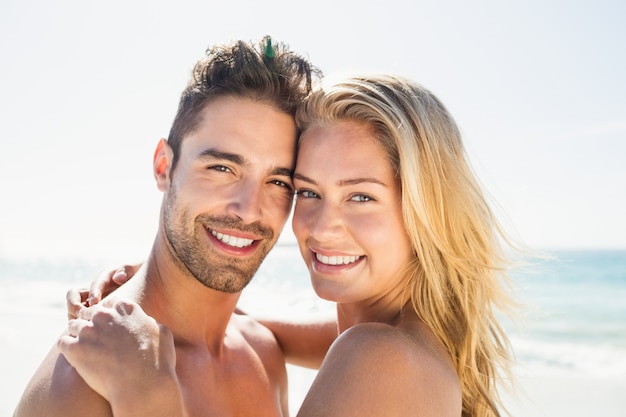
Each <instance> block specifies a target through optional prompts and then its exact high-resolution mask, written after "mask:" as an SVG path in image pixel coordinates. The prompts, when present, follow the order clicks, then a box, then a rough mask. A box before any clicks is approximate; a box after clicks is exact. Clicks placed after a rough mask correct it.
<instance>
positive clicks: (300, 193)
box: [296, 190, 320, 198]
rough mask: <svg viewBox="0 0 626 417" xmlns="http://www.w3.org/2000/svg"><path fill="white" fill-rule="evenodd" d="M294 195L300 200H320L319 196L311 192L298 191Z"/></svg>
mask: <svg viewBox="0 0 626 417" xmlns="http://www.w3.org/2000/svg"><path fill="white" fill-rule="evenodd" d="M296 193H297V194H298V197H302V198H320V196H319V194H317V193H314V192H313V191H311V190H298V191H296Z"/></svg>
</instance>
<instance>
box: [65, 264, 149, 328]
mask: <svg viewBox="0 0 626 417" xmlns="http://www.w3.org/2000/svg"><path fill="white" fill-rule="evenodd" d="M139 268H141V264H136V265H124V266H122V267H121V268H117V269H114V270H112V271H108V272H103V273H102V274H100V275H99V276H98V277H97V278H96V279H95V280H94V281H93V282H92V283H91V286H90V288H89V290H86V289H76V288H72V289H70V290H69V291H68V292H67V294H66V295H65V301H66V303H67V318H68V319H70V320H71V319H75V318H77V317H78V312H79V311H80V310H81V309H82V308H83V307H86V306H93V305H95V304H98V303H99V302H100V300H102V299H103V298H104V297H106V296H107V295H109V294H110V293H112V292H113V291H115V290H116V289H118V288H119V287H120V286H121V285H122V284H124V283H125V282H126V281H128V280H129V279H131V278H132V277H133V276H134V275H135V274H136V273H137V271H138V270H139Z"/></svg>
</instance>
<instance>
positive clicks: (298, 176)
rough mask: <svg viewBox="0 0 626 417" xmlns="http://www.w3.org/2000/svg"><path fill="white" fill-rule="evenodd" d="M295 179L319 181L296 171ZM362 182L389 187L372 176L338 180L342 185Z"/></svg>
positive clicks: (313, 182) (315, 183) (309, 181)
mask: <svg viewBox="0 0 626 417" xmlns="http://www.w3.org/2000/svg"><path fill="white" fill-rule="evenodd" d="M293 179H294V180H300V181H304V182H308V183H310V184H313V185H317V182H316V181H315V180H313V179H311V178H309V177H307V176H304V175H302V174H299V173H295V174H294V175H293ZM362 183H372V184H378V185H382V186H383V187H387V184H385V183H384V182H382V181H380V180H378V179H376V178H372V177H362V178H352V179H349V180H339V181H338V182H337V184H339V185H340V186H346V185H356V184H362Z"/></svg>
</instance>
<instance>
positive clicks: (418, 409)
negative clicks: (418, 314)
mask: <svg viewBox="0 0 626 417" xmlns="http://www.w3.org/2000/svg"><path fill="white" fill-rule="evenodd" d="M460 414H461V390H460V385H459V381H458V377H457V375H456V372H455V370H454V367H453V366H452V364H451V363H450V361H449V359H448V358H447V357H446V356H445V354H444V353H442V351H441V349H438V348H437V347H436V346H433V345H432V341H431V340H429V339H428V338H424V339H423V338H422V337H420V335H419V333H418V334H417V335H415V334H412V333H409V332H407V331H405V330H402V329H398V328H395V327H392V326H389V325H386V324H380V323H366V324H360V325H357V326H354V327H352V328H350V329H348V330H347V331H345V332H344V333H342V335H341V336H340V337H339V338H337V340H336V341H335V343H334V344H333V346H332V347H331V349H330V350H329V352H328V355H327V357H326V359H325V360H324V363H323V364H322V367H321V368H320V371H319V373H318V376H317V378H316V379H315V381H314V383H313V386H312V387H311V390H310V391H309V394H308V395H307V397H306V399H305V401H304V403H303V406H302V409H301V410H300V413H299V414H298V416H303V417H304V416H306V417H310V416H322V415H342V416H357V415H358V416H363V415H385V416H396V415H397V416H400V415H402V416H405V415H420V416H457V417H458V416H459V415H460Z"/></svg>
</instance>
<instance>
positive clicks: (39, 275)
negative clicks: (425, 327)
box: [0, 244, 626, 415]
mask: <svg viewBox="0 0 626 417" xmlns="http://www.w3.org/2000/svg"><path fill="white" fill-rule="evenodd" d="M547 253H548V254H549V255H550V257H549V258H547V259H545V260H543V261H542V262H541V263H540V264H536V265H534V266H533V268H532V270H531V271H527V270H523V271H515V270H514V271H513V272H512V274H511V276H512V278H513V282H514V283H515V284H516V288H515V290H516V293H515V294H514V296H515V298H516V299H517V300H518V301H520V303H521V304H522V306H523V308H522V309H521V310H520V312H521V317H520V320H518V321H517V322H515V323H513V322H510V321H508V320H506V319H505V320H503V324H504V328H505V330H506V332H507V334H508V335H509V338H510V341H511V345H512V348H513V351H514V354H515V368H516V372H517V374H518V375H521V376H522V377H524V376H528V375H531V376H532V377H533V378H536V377H542V378H543V377H547V378H578V379H585V380H586V379H588V380H589V381H597V380H598V378H600V379H602V378H604V379H607V378H608V379H617V380H619V381H622V380H625V379H626V250H551V251H547ZM112 266H114V264H111V263H110V262H98V261H92V260H84V259H75V260H64V261H50V260H29V261H26V260H23V259H6V258H2V257H0V326H1V329H2V332H0V333H1V334H2V339H0V344H2V346H3V348H4V349H8V350H9V351H10V352H11V351H13V352H20V354H23V355H25V356H26V357H27V356H28V355H29V352H31V353H30V355H32V356H34V357H32V358H31V359H30V362H28V366H26V367H25V368H24V366H22V368H24V369H22V370H21V371H20V372H24V373H25V375H21V376H20V377H21V378H22V379H21V380H18V384H17V386H16V385H15V384H14V381H13V380H12V379H11V380H9V379H8V378H11V377H10V375H9V376H3V377H2V379H5V378H6V379H7V380H4V381H2V384H0V389H8V390H9V391H11V390H13V392H14V395H17V394H18V393H19V392H21V390H22V389H23V387H24V384H25V383H26V382H27V380H28V379H29V378H30V375H32V371H34V369H35V368H36V366H37V365H38V364H39V363H40V362H41V360H42V359H43V356H44V353H45V351H47V349H48V348H49V347H50V346H51V344H52V343H54V340H56V337H58V334H60V332H61V331H62V330H63V328H64V325H65V320H66V317H65V293H66V291H67V290H68V289H70V288H81V287H82V288H85V287H87V286H88V284H89V283H90V281H91V280H92V279H93V278H94V277H96V276H97V275H98V274H100V273H101V272H102V271H104V270H108V269H110V268H111V267H112ZM240 305H242V306H243V307H244V309H245V310H247V311H250V312H252V313H256V312H258V313H262V314H263V313H268V312H271V313H274V314H276V313H280V314H285V315H289V316H291V315H306V314H316V313H318V312H320V311H322V312H331V311H333V304H332V303H330V302H327V301H324V300H321V299H319V298H318V297H317V296H316V295H315V293H314V292H313V290H312V288H311V286H310V284H309V279H308V272H307V270H306V267H305V265H304V263H303V262H302V260H301V258H300V255H299V252H298V248H297V246H296V245H295V244H280V245H277V246H276V247H275V248H274V249H273V250H272V252H271V254H270V255H269V256H268V258H267V259H266V261H265V262H264V263H263V265H262V266H261V268H260V269H259V271H258V272H257V274H256V276H255V278H254V279H253V280H252V282H251V283H250V285H249V286H248V288H246V289H245V290H244V292H243V294H242V297H241V301H240ZM44 319H45V320H47V321H49V323H47V324H45V328H43V329H42V328H40V327H38V326H42V325H44V324H43V323H42V321H43V320H44ZM22 334H23V335H27V334H28V337H27V340H29V341H30V342H28V343H30V345H29V346H27V347H25V346H24V343H25V342H24V341H23V340H22V338H21V335H22ZM38 339H40V340H41V341H40V342H39V343H38V342H36V341H37V340H38ZM42 344H43V346H42ZM7 355H8V356H10V353H9V354H7ZM7 355H2V356H7ZM2 356H0V357H2ZM23 360H26V358H24V359H23ZM10 361H12V359H11V358H10V357H8V358H7V357H4V359H3V362H7V364H6V365H4V364H3V366H17V365H14V364H12V363H9V362H10ZM312 377H313V374H307V376H306V377H305V379H304V380H303V381H304V382H302V381H301V382H300V385H301V388H299V389H298V390H297V391H299V392H296V394H294V396H295V397H296V401H297V400H298V399H301V398H302V396H303V395H304V393H305V392H306V389H307V388H306V386H307V385H306V384H308V383H309V382H310V381H311V378H312ZM296 378H298V377H297V376H296ZM20 384H21V385H20ZM590 384H591V385H593V384H597V382H593V383H592V382H590ZM593 386H595V385H593ZM598 389H600V388H598ZM605 391H606V390H605ZM572 401H576V399H575V398H573V399H572ZM590 407H591V405H590ZM570 408H571V407H570ZM581 413H582V411H581ZM533 415H534V414H533ZM581 415H582V414H581Z"/></svg>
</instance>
